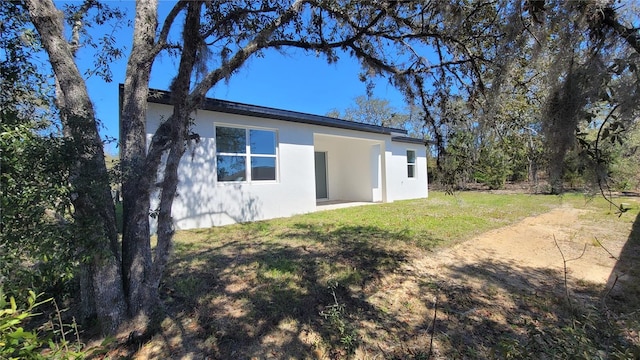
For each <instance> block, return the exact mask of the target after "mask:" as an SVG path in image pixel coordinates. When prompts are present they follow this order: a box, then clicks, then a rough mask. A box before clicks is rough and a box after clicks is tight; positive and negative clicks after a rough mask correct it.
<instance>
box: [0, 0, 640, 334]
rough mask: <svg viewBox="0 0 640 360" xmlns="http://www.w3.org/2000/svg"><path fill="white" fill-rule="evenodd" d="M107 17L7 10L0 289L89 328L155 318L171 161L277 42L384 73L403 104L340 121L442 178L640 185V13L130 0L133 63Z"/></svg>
mask: <svg viewBox="0 0 640 360" xmlns="http://www.w3.org/2000/svg"><path fill="white" fill-rule="evenodd" d="M114 5H115V4H114V3H110V2H106V1H105V2H102V1H98V0H85V1H81V2H70V3H68V4H64V3H53V1H51V0H22V1H4V2H2V3H0V17H1V19H2V23H1V26H2V28H1V30H2V31H1V32H0V46H1V49H0V66H1V67H2V78H1V80H0V81H1V83H0V84H1V86H2V91H1V94H0V101H2V103H1V104H0V105H1V106H0V109H1V110H2V124H1V127H2V129H1V131H0V136H1V137H0V139H1V143H0V145H1V149H0V150H1V151H2V164H1V166H2V169H1V170H2V171H1V172H0V177H1V180H2V183H1V188H2V213H1V221H2V223H1V224H0V225H1V227H2V228H1V230H2V239H1V243H0V250H1V251H0V257H2V258H1V259H0V262H2V268H1V269H0V283H1V284H2V286H3V287H5V289H6V288H10V289H9V290H11V291H15V292H19V291H20V290H21V289H24V288H26V287H30V288H35V289H37V290H43V291H49V293H51V294H55V295H60V294H73V296H74V297H75V298H76V299H78V300H79V302H80V303H81V307H80V308H81V312H80V313H79V315H80V316H79V318H81V319H94V320H96V323H97V324H98V325H99V326H100V328H101V329H102V331H104V332H105V333H113V332H114V331H115V330H116V329H117V327H118V326H119V325H120V324H121V323H122V322H123V321H125V320H127V319H131V318H135V317H138V318H141V319H147V320H146V321H148V319H150V318H153V314H154V313H155V312H156V311H161V306H160V298H159V291H158V289H159V287H160V283H161V280H162V276H163V272H164V268H165V266H166V264H167V262H168V259H169V256H170V253H171V252H170V250H171V246H172V236H173V233H174V230H173V224H172V217H171V207H172V202H173V199H174V197H175V195H176V185H177V182H178V176H177V175H178V174H177V168H178V164H179V162H180V161H181V159H182V156H183V154H184V152H185V147H186V144H187V143H188V142H189V141H191V139H192V138H193V137H194V136H193V135H195V134H192V133H191V129H190V124H191V120H190V116H189V115H190V114H191V113H192V112H193V111H194V110H195V109H197V108H198V106H199V105H200V104H201V102H202V101H203V99H204V98H205V97H206V94H207V92H208V91H209V90H210V89H211V88H213V87H214V86H215V85H216V84H217V83H219V82H220V81H225V80H226V79H228V78H230V77H231V76H233V75H234V74H236V73H238V72H239V71H242V67H243V65H244V64H245V62H246V61H247V60H248V59H251V58H256V57H260V56H264V54H265V50H267V49H277V50H280V51H285V52H286V51H287V50H290V49H302V50H304V51H306V52H308V53H309V54H312V56H323V57H325V58H326V60H327V62H328V63H336V62H339V61H340V58H341V57H353V58H356V59H358V61H359V62H360V64H361V66H362V72H361V74H359V76H360V79H361V80H362V81H363V82H365V84H366V86H367V88H368V89H371V86H372V84H373V79H375V78H376V77H384V78H386V79H388V81H389V82H390V83H391V84H392V85H393V86H395V87H397V88H398V89H399V90H400V91H401V92H402V93H403V94H404V95H405V97H406V100H407V103H408V104H411V108H410V109H411V110H410V111H408V112H405V114H404V115H403V113H402V112H395V111H391V112H389V109H388V103H385V101H384V100H377V99H371V98H369V99H366V98H362V99H357V100H356V101H357V102H358V106H357V107H355V108H354V109H347V112H346V113H345V114H343V115H342V114H341V115H340V116H341V117H344V118H348V119H352V120H358V119H360V120H359V121H375V122H376V123H378V124H380V125H385V126H398V125H400V126H404V127H405V128H407V129H408V130H410V131H411V132H412V133H415V134H423V135H424V136H425V138H426V139H429V140H430V141H431V142H432V143H433V151H432V152H431V153H432V154H433V155H434V157H435V159H434V161H433V162H432V163H433V164H435V169H433V171H432V176H433V177H435V178H436V179H437V180H438V181H439V182H441V183H442V184H444V185H446V186H449V187H452V188H453V187H456V186H461V184H465V183H466V182H469V181H478V182H482V183H486V184H487V185H489V186H490V187H494V188H498V187H500V186H502V185H503V184H504V182H505V181H506V180H520V179H531V180H535V179H536V178H537V177H538V176H539V174H541V173H542V172H544V173H546V174H547V176H548V180H549V184H550V188H549V191H550V192H553V193H561V192H562V191H563V190H564V184H565V181H566V180H569V181H574V182H576V181H580V182H581V183H588V182H595V183H597V184H599V185H604V186H605V187H606V186H610V187H613V188H620V189H626V188H633V187H634V186H637V174H638V172H637V161H635V159H637V153H636V150H637V144H638V143H637V141H638V129H637V122H638V121H637V120H638V106H639V103H638V101H637V99H638V90H639V87H640V85H639V84H640V78H639V73H638V63H639V55H640V34H639V30H638V18H637V14H638V12H637V11H635V10H636V9H635V8H634V6H635V4H634V3H629V4H618V3H616V2H599V1H587V0H585V1H571V2H567V1H539V0H523V1H506V0H504V1H503V0H498V1H471V2H469V1H446V2H440V1H383V2H378V1H372V2H369V1H340V0H296V1H290V0H270V1H238V0H218V1H177V2H176V3H175V4H174V6H173V7H172V8H171V10H170V11H169V12H168V13H167V15H166V17H164V18H160V17H159V15H158V2H157V1H156V0H149V1H140V2H137V3H136V13H135V20H134V22H133V24H132V26H133V39H132V46H131V48H130V49H128V50H127V52H126V53H125V52H124V51H123V50H122V49H120V48H118V46H117V44H115V40H114V38H113V35H112V29H113V28H112V27H114V26H126V18H125V14H124V13H123V11H122V10H121V9H118V8H117V6H114ZM57 6H59V7H57ZM89 26H93V27H95V28H97V29H105V30H104V32H102V33H99V32H97V31H93V32H88V31H87V27H89ZM82 46H86V47H89V48H95V49H96V51H95V54H94V55H95V59H96V62H95V64H94V67H92V68H90V69H80V68H79V67H78V65H77V61H76V56H77V52H78V50H79V49H80V48H81V47H82ZM161 54H162V55H166V56H171V57H175V58H176V59H177V64H178V66H177V69H176V74H175V77H174V80H173V82H172V84H171V86H170V90H171V92H172V102H173V106H174V111H173V114H172V115H171V116H170V117H169V118H168V119H166V120H165V121H164V122H163V123H162V125H161V126H160V127H159V129H158V131H157V132H156V133H155V135H154V136H153V138H152V140H151V141H150V142H149V143H147V141H146V134H145V119H146V102H147V98H148V97H149V96H150V93H149V89H148V85H149V79H150V76H151V68H152V66H153V64H154V62H155V60H156V59H157V58H158V56H160V55H161ZM120 57H126V58H127V60H128V62H127V71H126V75H125V78H124V79H119V80H118V81H122V82H124V90H123V96H122V100H123V104H122V114H121V118H122V124H121V126H122V131H121V138H120V156H121V166H120V169H119V170H120V172H119V177H118V181H119V182H120V183H121V184H122V197H123V224H122V232H121V235H119V234H118V226H117V221H116V214H115V207H114V203H113V199H112V196H111V191H110V180H111V179H110V174H109V171H108V170H107V167H106V164H105V159H104V154H103V139H101V138H100V137H99V134H98V129H99V126H100V122H99V119H97V118H96V114H95V111H94V108H93V104H92V102H91V98H90V97H89V94H88V91H87V88H86V81H85V80H86V77H87V76H101V77H102V78H103V79H104V80H105V81H111V80H112V78H111V73H110V70H109V63H110V62H111V61H112V60H114V59H117V58H120ZM354 75H356V74H354ZM333 115H334V116H337V115H338V113H337V112H334V113H333ZM374 115H376V116H377V115H380V116H379V117H374ZM363 119H364V120H363ZM374 119H375V120H374ZM152 196H156V197H157V198H158V203H159V207H158V208H157V209H151V201H150V199H151V197H152ZM152 211H153V212H154V213H156V214H157V220H158V231H157V245H156V246H155V248H154V249H153V250H152V246H151V234H150V226H149V215H150V213H151V212H152ZM71 279H73V280H74V281H73V282H70V281H69V280H71ZM69 284H75V286H76V289H78V290H77V292H70V291H68V289H69V288H68V286H69ZM65 289H66V290H65Z"/></svg>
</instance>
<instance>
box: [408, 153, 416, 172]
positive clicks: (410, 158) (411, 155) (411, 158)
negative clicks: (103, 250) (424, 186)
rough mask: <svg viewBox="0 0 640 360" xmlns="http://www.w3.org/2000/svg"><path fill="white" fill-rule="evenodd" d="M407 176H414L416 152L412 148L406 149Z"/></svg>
mask: <svg viewBox="0 0 640 360" xmlns="http://www.w3.org/2000/svg"><path fill="white" fill-rule="evenodd" d="M407 176H408V177H410V178H414V177H416V152H415V151H414V150H407Z"/></svg>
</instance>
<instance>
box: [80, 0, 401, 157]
mask: <svg viewBox="0 0 640 360" xmlns="http://www.w3.org/2000/svg"><path fill="white" fill-rule="evenodd" d="M111 4H112V5H117V6H124V7H126V8H127V13H128V14H130V15H129V16H131V17H133V13H134V3H133V2H132V1H120V2H115V1H114V2H111ZM172 5H173V2H164V1H161V2H160V12H161V16H162V13H164V12H166V11H168V9H170V6H172ZM161 19H163V17H161ZM101 30H102V31H104V29H94V30H91V31H95V32H96V33H98V32H100V31H101ZM132 31H133V30H132V28H130V27H123V28H121V29H119V30H118V32H117V33H116V38H117V41H118V45H119V46H124V47H125V48H126V49H125V57H124V58H122V59H120V60H119V61H116V62H114V63H112V64H111V71H112V72H113V81H112V82H111V83H106V82H104V81H103V80H102V79H101V78H99V77H97V76H94V77H91V78H89V79H88V80H87V86H88V87H89V93H90V95H91V98H92V99H93V101H94V105H95V108H96V112H97V115H98V118H99V119H100V120H101V121H102V125H103V127H102V129H101V134H102V135H103V136H106V137H110V138H117V137H118V85H119V84H120V83H122V82H124V76H125V68H126V62H127V56H128V54H129V53H128V51H129V50H130V49H131V42H132ZM92 51H93V49H87V50H84V51H81V52H80V53H79V56H78V62H79V66H80V67H81V69H82V70H84V69H85V68H87V67H90V66H91V63H92V61H93V53H92ZM177 62H178V60H177V59H176V58H171V57H169V56H167V55H162V56H161V57H159V58H158V59H157V60H156V62H155V64H154V67H153V71H152V77H151V83H150V87H152V88H156V89H162V90H166V89H168V87H169V84H170V82H171V79H172V78H173V76H174V75H175V73H176V67H177ZM359 72H360V67H359V64H358V63H357V61H356V60H355V59H353V58H350V57H349V56H348V55H346V54H344V55H343V56H341V57H340V61H338V62H337V63H334V64H331V65H329V64H327V62H326V60H325V59H324V58H322V57H320V58H319V57H316V56H315V55H313V54H311V53H304V52H302V51H299V50H295V51H288V52H286V54H282V53H281V52H277V51H267V52H265V56H264V57H254V58H251V59H249V61H248V62H247V63H246V64H245V65H244V67H243V68H242V69H241V70H240V71H239V72H238V73H236V74H235V75H234V76H233V77H232V78H231V79H230V81H229V82H228V83H224V82H221V83H219V84H218V85H216V86H215V87H214V88H213V89H212V90H211V91H210V92H209V96H211V97H215V98H218V99H224V100H231V101H237V102H242V103H248V104H255V105H262V106H269V107H274V108H280V109H287V110H294V111H300V112H306V113H311V114H318V115H324V114H326V113H327V112H329V111H330V110H332V109H338V110H340V111H343V110H344V109H345V108H347V107H350V106H352V105H353V104H354V98H355V97H356V96H359V95H364V94H365V93H366V87H365V84H364V83H362V82H361V81H359V80H358V74H359ZM376 83H377V85H376V88H375V89H374V91H373V93H374V96H375V97H378V98H384V99H387V100H389V101H390V103H391V105H392V106H394V107H396V108H397V109H400V110H402V109H403V108H404V107H405V104H404V100H403V97H402V95H401V94H400V93H399V92H398V91H397V90H396V89H395V88H394V87H392V86H391V85H388V83H387V81H386V80H385V79H380V80H379V81H377V82H376ZM107 151H109V152H110V153H116V152H117V148H116V145H115V143H111V144H109V145H108V146H107Z"/></svg>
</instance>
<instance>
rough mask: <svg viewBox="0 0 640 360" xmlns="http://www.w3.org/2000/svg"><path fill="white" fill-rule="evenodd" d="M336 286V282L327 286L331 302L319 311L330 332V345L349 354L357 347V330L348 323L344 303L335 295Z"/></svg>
mask: <svg viewBox="0 0 640 360" xmlns="http://www.w3.org/2000/svg"><path fill="white" fill-rule="evenodd" d="M337 287H338V284H337V283H333V284H331V285H330V286H329V289H330V290H331V295H332V296H333V304H331V305H327V306H326V307H325V308H324V310H322V311H320V315H321V316H322V317H323V318H324V319H325V320H327V324H326V329H327V331H328V332H329V334H330V335H329V337H330V339H331V341H332V343H333V344H332V345H333V346H336V345H337V346H338V347H341V348H342V349H344V351H346V353H347V354H349V355H351V354H353V353H354V352H355V350H356V348H357V347H358V343H359V340H358V332H357V331H356V329H355V327H354V326H353V325H352V324H351V323H349V319H348V314H347V312H346V307H345V305H344V304H340V303H339V302H338V297H337V296H336V288H337Z"/></svg>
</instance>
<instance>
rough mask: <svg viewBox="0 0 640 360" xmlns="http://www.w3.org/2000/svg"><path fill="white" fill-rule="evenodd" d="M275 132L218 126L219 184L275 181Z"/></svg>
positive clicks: (217, 156) (217, 161)
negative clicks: (220, 182)
mask: <svg viewBox="0 0 640 360" xmlns="http://www.w3.org/2000/svg"><path fill="white" fill-rule="evenodd" d="M276 147H277V142H276V133H275V131H270V130H257V129H244V128H233V127H226V126H216V163H217V171H218V174H217V175H218V181H223V182H228V181H269V180H271V181H275V180H276Z"/></svg>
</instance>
